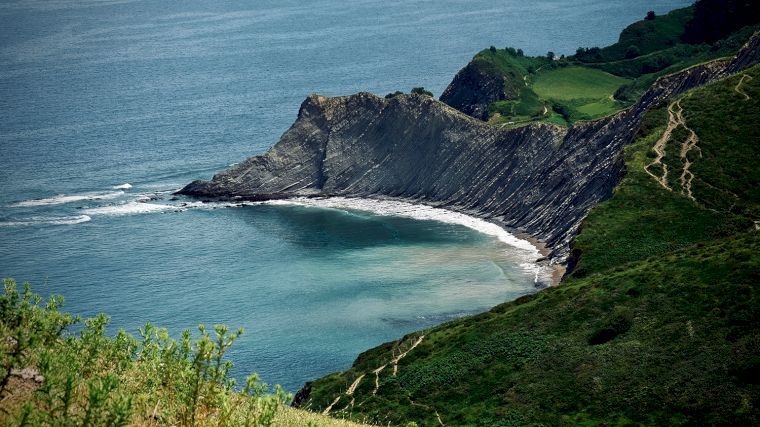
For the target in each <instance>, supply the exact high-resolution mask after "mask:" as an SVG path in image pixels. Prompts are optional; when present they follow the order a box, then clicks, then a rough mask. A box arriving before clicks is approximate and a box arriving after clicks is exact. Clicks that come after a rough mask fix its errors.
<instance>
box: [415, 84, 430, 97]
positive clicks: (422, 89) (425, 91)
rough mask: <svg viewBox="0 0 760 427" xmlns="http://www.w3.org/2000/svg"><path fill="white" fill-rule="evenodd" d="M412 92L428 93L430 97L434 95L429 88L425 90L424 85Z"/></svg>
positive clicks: (418, 93)
mask: <svg viewBox="0 0 760 427" xmlns="http://www.w3.org/2000/svg"><path fill="white" fill-rule="evenodd" d="M412 93H414V94H417V95H426V96H429V97H432V96H433V92H430V91H429V90H425V88H424V87H422V86H420V87H415V88H413V89H412Z"/></svg>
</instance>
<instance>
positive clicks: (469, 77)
mask: <svg viewBox="0 0 760 427" xmlns="http://www.w3.org/2000/svg"><path fill="white" fill-rule="evenodd" d="M516 97H517V93H515V91H514V90H511V91H510V90H507V79H506V78H505V77H504V75H502V74H501V73H496V72H491V71H488V70H487V69H486V68H484V67H483V66H481V65H480V64H479V63H478V62H476V61H473V62H470V63H469V64H467V66H465V67H464V68H462V69H461V70H459V72H458V73H457V74H456V75H455V76H454V80H452V81H451V83H450V84H449V85H448V86H447V87H446V89H445V90H444V91H443V94H441V102H443V103H445V104H448V105H450V106H452V107H454V108H456V109H457V110H459V111H461V112H463V113H465V114H467V115H470V116H472V117H475V118H478V119H481V120H487V119H488V106H489V105H491V103H492V102H495V101H502V100H505V99H514V98H516Z"/></svg>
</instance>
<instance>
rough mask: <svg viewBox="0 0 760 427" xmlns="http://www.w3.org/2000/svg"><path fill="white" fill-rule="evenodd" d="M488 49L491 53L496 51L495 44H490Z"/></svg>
mask: <svg viewBox="0 0 760 427" xmlns="http://www.w3.org/2000/svg"><path fill="white" fill-rule="evenodd" d="M488 50H490V51H491V53H496V46H491V47H489V48H488Z"/></svg>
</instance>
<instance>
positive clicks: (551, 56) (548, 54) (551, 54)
mask: <svg viewBox="0 0 760 427" xmlns="http://www.w3.org/2000/svg"><path fill="white" fill-rule="evenodd" d="M546 59H548V60H549V61H554V52H552V51H549V52H547V53H546Z"/></svg>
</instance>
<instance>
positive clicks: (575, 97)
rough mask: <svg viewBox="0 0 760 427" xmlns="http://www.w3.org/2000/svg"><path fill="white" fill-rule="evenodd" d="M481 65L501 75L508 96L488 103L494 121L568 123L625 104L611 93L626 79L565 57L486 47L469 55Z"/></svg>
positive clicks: (606, 112) (496, 122)
mask: <svg viewBox="0 0 760 427" xmlns="http://www.w3.org/2000/svg"><path fill="white" fill-rule="evenodd" d="M473 62H474V63H475V64H477V65H478V67H479V68H480V69H481V70H485V71H487V72H489V73H499V74H500V75H503V76H505V77H506V84H505V91H504V93H505V94H507V100H503V101H496V102H494V103H492V104H491V106H490V108H489V112H490V120H489V121H490V122H491V123H493V124H499V125H507V126H519V125H521V124H525V123H529V122H531V121H535V120H540V121H552V122H555V123H558V124H563V125H567V124H568V122H572V121H575V120H589V119H593V118H597V117H601V116H604V115H607V114H610V113H613V112H615V111H618V110H620V109H621V108H623V107H625V106H626V105H628V104H625V103H622V102H620V101H616V100H614V99H613V94H614V93H615V92H616V91H617V90H618V89H619V88H620V87H622V86H623V85H625V84H628V83H630V80H629V79H626V78H622V77H618V76H614V75H612V74H609V73H607V72H605V71H601V70H597V69H593V68H590V67H585V66H571V64H570V62H568V61H567V60H565V59H561V60H553V59H548V58H546V57H526V56H523V55H519V54H516V51H515V50H514V49H512V48H506V49H487V50H484V51H482V52H480V53H479V54H478V55H476V56H475V59H474V60H473Z"/></svg>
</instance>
